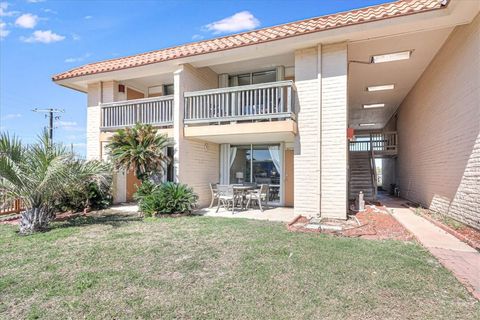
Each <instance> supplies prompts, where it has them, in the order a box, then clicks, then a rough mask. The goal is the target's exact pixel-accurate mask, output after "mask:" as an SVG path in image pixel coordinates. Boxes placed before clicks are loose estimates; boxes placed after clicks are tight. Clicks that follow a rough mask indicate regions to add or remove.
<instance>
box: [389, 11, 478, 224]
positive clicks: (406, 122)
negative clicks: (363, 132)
mask: <svg viewBox="0 0 480 320" xmlns="http://www.w3.org/2000/svg"><path fill="white" fill-rule="evenodd" d="M479 35H480V18H479V16H477V17H476V18H475V20H474V21H473V22H472V23H471V24H469V25H465V26H460V27H457V28H456V29H455V30H454V31H453V32H452V34H451V35H450V37H449V38H448V40H447V41H446V42H445V44H444V46H443V47H442V48H441V49H440V51H439V53H438V54H437V56H436V57H435V58H434V59H433V61H432V62H431V64H430V65H429V66H428V68H427V69H426V71H425V72H424V74H423V75H422V76H421V78H420V79H419V81H418V82H417V83H416V85H415V86H414V88H413V89H412V91H411V92H410V93H409V94H408V96H407V97H406V99H405V100H404V102H403V103H402V104H401V106H400V108H399V112H398V121H397V129H398V135H399V138H398V141H399V155H398V170H399V175H398V181H399V183H400V192H401V195H402V196H403V197H405V198H407V199H410V200H413V201H415V202H418V203H421V204H423V205H425V206H427V207H430V208H431V209H432V210H435V211H439V212H442V213H444V214H447V215H450V216H452V217H454V218H456V219H458V220H460V221H463V222H465V223H468V224H470V225H472V226H476V227H477V228H480V135H479V133H480V36H479Z"/></svg>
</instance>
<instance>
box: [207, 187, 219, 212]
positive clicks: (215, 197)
mask: <svg viewBox="0 0 480 320" xmlns="http://www.w3.org/2000/svg"><path fill="white" fill-rule="evenodd" d="M209 186H210V192H211V194H212V201H211V202H210V206H209V208H211V207H213V203H214V202H215V200H217V201H218V192H217V184H216V183H209Z"/></svg>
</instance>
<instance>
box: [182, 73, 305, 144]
mask: <svg viewBox="0 0 480 320" xmlns="http://www.w3.org/2000/svg"><path fill="white" fill-rule="evenodd" d="M294 92H295V91H294V85H293V82H292V81H280V82H272V83H263V84H255V85H247V86H240V87H230V88H221V89H213V90H204V91H196V92H186V93H185V104H184V108H185V109H184V124H185V129H184V135H185V137H187V138H195V139H201V140H204V141H210V142H214V143H258V142H259V141H262V142H263V143H267V142H268V143H277V142H279V141H290V142H293V140H294V137H295V134H296V133H297V124H296V122H295V112H294V104H295V103H294V101H295V100H294Z"/></svg>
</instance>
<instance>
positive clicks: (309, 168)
mask: <svg viewBox="0 0 480 320" xmlns="http://www.w3.org/2000/svg"><path fill="white" fill-rule="evenodd" d="M295 85H296V88H297V101H296V110H297V112H298V118H297V119H298V120H297V123H298V135H297V137H296V143H295V156H294V168H295V169H294V170H295V182H294V190H295V191H294V192H295V195H294V198H295V200H294V202H295V212H296V213H298V214H302V215H308V216H318V215H321V216H322V217H330V218H341V219H344V218H346V214H347V180H346V179H347V175H346V174H347V144H346V141H347V140H346V139H347V137H346V130H347V46H346V44H345V43H342V44H334V45H326V46H318V47H316V48H308V49H303V50H298V51H297V52H296V53H295Z"/></svg>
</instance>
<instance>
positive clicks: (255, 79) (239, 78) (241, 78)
mask: <svg viewBox="0 0 480 320" xmlns="http://www.w3.org/2000/svg"><path fill="white" fill-rule="evenodd" d="M275 81H277V72H276V71H275V70H268V71H260V72H250V73H242V74H237V75H232V76H229V77H228V82H229V86H230V87H236V86H246V85H249V84H259V83H267V82H275Z"/></svg>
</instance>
